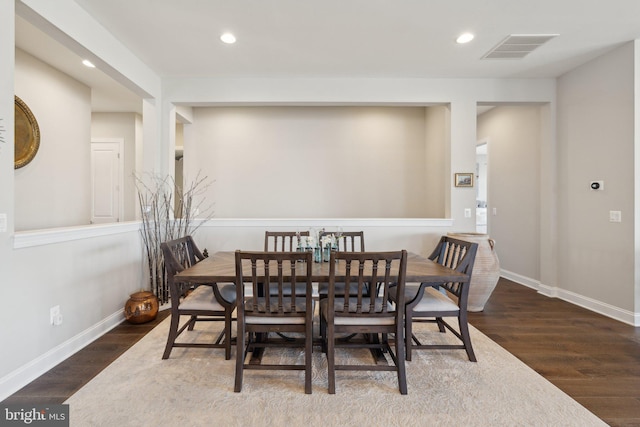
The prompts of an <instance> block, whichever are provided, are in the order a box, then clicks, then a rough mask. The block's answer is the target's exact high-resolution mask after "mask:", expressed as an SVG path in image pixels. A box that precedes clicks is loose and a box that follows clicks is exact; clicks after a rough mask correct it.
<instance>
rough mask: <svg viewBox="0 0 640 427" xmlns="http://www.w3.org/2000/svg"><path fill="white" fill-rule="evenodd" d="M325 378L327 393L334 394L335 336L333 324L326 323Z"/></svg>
mask: <svg viewBox="0 0 640 427" xmlns="http://www.w3.org/2000/svg"><path fill="white" fill-rule="evenodd" d="M327 330H328V331H327V378H328V380H329V394H336V366H335V364H336V360H335V337H334V328H333V325H327Z"/></svg>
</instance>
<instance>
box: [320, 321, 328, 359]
mask: <svg viewBox="0 0 640 427" xmlns="http://www.w3.org/2000/svg"><path fill="white" fill-rule="evenodd" d="M320 345H321V347H322V352H323V353H324V354H327V323H326V322H325V321H324V319H323V318H322V316H320Z"/></svg>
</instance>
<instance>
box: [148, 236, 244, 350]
mask: <svg viewBox="0 0 640 427" xmlns="http://www.w3.org/2000/svg"><path fill="white" fill-rule="evenodd" d="M160 247H161V248H162V254H163V256H164V265H165V269H166V271H167V280H168V284H169V293H170V297H171V325H170V327H169V336H168V337H167V345H166V347H165V350H164V354H163V355H162V358H163V359H168V358H169V356H170V355H171V350H172V349H173V348H174V347H205V348H224V349H225V359H230V358H231V323H232V317H231V314H232V313H233V310H234V309H235V306H236V289H235V286H234V285H233V284H224V285H218V284H215V283H203V284H198V285H196V286H195V288H194V287H193V285H192V284H191V283H181V282H179V281H178V280H176V278H175V275H176V274H177V273H179V272H180V271H182V270H184V269H185V268H188V267H190V266H192V265H194V264H196V263H197V262H200V261H202V260H203V259H204V258H205V257H204V255H203V254H202V253H201V252H200V250H199V249H198V247H197V246H196V244H195V243H194V241H193V238H192V237H191V236H186V237H182V238H179V239H175V240H172V241H169V242H163V243H162V244H161V245H160ZM192 288H193V289H192ZM182 316H188V320H187V321H186V322H185V323H184V324H183V325H182V327H180V320H181V318H182ZM201 321H222V322H224V330H223V332H222V333H221V334H220V335H219V336H218V339H217V340H216V341H215V342H213V343H211V342H208V343H203V342H200V343H187V342H176V340H177V338H178V336H179V335H180V334H182V333H183V332H184V331H185V329H187V328H188V330H193V328H194V326H195V324H196V322H201Z"/></svg>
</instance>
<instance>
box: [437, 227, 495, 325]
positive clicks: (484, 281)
mask: <svg viewBox="0 0 640 427" xmlns="http://www.w3.org/2000/svg"><path fill="white" fill-rule="evenodd" d="M448 235H449V236H451V237H453V238H455V239H460V240H466V241H467V242H473V243H477V244H478V251H477V252H476V260H475V262H474V263H473V273H472V275H471V285H470V287H469V302H468V304H467V311H473V312H475V311H482V310H484V305H485V304H486V303H487V300H489V297H490V296H491V293H492V292H493V290H494V289H495V288H496V285H497V284H498V279H499V278H500V261H499V260H498V255H497V254H496V251H495V241H494V240H493V239H491V238H490V237H489V235H487V234H482V233H448Z"/></svg>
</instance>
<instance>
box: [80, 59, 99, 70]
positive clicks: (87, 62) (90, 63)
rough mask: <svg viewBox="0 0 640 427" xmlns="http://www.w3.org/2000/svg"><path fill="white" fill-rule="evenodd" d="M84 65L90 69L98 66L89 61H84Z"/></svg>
mask: <svg viewBox="0 0 640 427" xmlns="http://www.w3.org/2000/svg"><path fill="white" fill-rule="evenodd" d="M82 64H83V65H84V66H85V67H89V68H96V66H95V65H93V63H92V62H91V61H89V60H88V59H85V60H83V61H82Z"/></svg>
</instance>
